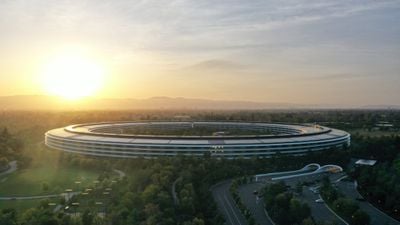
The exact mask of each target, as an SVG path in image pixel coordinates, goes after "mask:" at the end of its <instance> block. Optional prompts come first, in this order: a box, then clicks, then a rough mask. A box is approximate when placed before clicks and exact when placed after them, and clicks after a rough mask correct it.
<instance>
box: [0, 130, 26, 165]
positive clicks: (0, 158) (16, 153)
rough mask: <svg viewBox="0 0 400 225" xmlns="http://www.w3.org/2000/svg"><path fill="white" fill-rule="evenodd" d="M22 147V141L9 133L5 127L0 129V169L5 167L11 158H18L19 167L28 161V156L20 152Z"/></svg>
mask: <svg viewBox="0 0 400 225" xmlns="http://www.w3.org/2000/svg"><path fill="white" fill-rule="evenodd" d="M22 147H23V143H22V141H21V140H20V139H18V138H16V137H15V136H14V135H12V134H10V132H9V131H8V129H7V128H2V129H0V171H3V170H5V169H7V168H8V163H9V161H11V160H16V159H18V160H19V161H20V166H21V167H23V166H26V164H27V163H29V158H26V157H24V156H23V155H21V154H20V153H21V150H22Z"/></svg>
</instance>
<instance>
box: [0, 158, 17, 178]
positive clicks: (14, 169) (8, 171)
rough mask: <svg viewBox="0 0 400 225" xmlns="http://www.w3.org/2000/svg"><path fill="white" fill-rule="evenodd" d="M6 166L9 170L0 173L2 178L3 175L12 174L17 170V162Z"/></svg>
mask: <svg viewBox="0 0 400 225" xmlns="http://www.w3.org/2000/svg"><path fill="white" fill-rule="evenodd" d="M8 165H9V168H8V169H7V170H6V171H4V172H1V173H0V176H4V175H7V174H10V173H13V172H14V171H16V170H17V168H18V166H17V161H11V162H9V163H8Z"/></svg>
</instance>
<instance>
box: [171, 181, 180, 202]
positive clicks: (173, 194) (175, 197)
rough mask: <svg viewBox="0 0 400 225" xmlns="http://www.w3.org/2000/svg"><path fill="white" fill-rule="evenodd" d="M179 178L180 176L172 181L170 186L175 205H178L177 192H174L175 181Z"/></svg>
mask: <svg viewBox="0 0 400 225" xmlns="http://www.w3.org/2000/svg"><path fill="white" fill-rule="evenodd" d="M181 179H182V178H181V177H179V178H177V179H176V180H175V181H174V183H172V187H171V192H172V197H173V199H174V204H175V205H179V198H178V194H177V193H176V183H178V182H179V181H180V180H181Z"/></svg>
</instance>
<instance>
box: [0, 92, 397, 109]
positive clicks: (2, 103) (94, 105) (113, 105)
mask: <svg viewBox="0 0 400 225" xmlns="http://www.w3.org/2000/svg"><path fill="white" fill-rule="evenodd" d="M320 108H344V107H343V106H339V105H301V104H292V103H267V102H252V101H225V100H209V99H197V98H171V97H152V98H147V99H132V98H126V99H116V98H109V99H101V98H86V99H83V100H80V101H77V102H74V101H71V102H69V101H65V100H62V99H60V98H58V97H53V96H46V95H17V96H3V97H0V110H130V109H188V110H189V109H222V110H229V109H232V110H233V109H239V110H240V109H241V110H244V109H320ZM358 108H372V109H377V108H383V109H387V108H392V109H400V106H383V105H382V106H365V107H358Z"/></svg>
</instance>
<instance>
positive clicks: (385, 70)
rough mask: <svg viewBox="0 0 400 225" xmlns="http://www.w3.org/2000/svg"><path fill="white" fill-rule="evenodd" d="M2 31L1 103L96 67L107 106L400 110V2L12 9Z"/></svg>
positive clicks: (6, 4) (45, 2) (35, 5)
mask: <svg viewBox="0 0 400 225" xmlns="http://www.w3.org/2000/svg"><path fill="white" fill-rule="evenodd" d="M0 30H1V33H0V59H1V60H0V95H1V96H5V95H32V94H49V93H48V92H49V90H48V89H46V85H45V84H44V83H46V82H47V85H49V84H54V82H58V81H59V80H58V77H57V76H58V75H57V74H58V72H60V73H63V71H64V72H65V70H68V71H72V73H76V74H78V75H76V76H75V77H74V79H76V83H75V84H76V85H79V84H80V82H82V81H84V82H91V79H100V78H93V76H87V77H86V78H84V77H83V76H85V75H84V74H85V73H86V74H89V73H92V72H87V71H92V70H91V68H95V69H94V70H96V71H97V69H99V70H100V69H101V74H102V75H101V84H99V86H98V87H97V86H96V88H97V90H96V92H95V93H93V94H95V97H101V98H148V97H152V96H171V97H187V98H208V99H223V100H250V101H263V102H289V103H301V104H321V103H329V104H346V105H349V104H357V105H360V104H400V1H398V0H397V1H368V0H365V1H361V0H360V1H347V0H343V1H342V0H339V1H310V0H304V1H278V0H277V1H256V0H254V1H211V0H210V1H208V0H204V1H203V0H202V1H198V0H197V1H195V0H194V1H146V0H143V1H130V0H113V1H106V0H81V1H78V0H77V1H73V0H59V1H53V0H2V1H1V3H0ZM66 55H72V58H74V57H75V58H76V57H78V58H79V59H80V58H83V61H84V62H88V63H86V64H88V65H92V64H93V65H96V66H93V67H90V66H89V67H87V66H86V67H85V68H86V69H85V70H82V69H81V67H74V65H75V64H73V63H71V64H68V63H64V64H63V66H64V67H63V66H59V64H57V63H54V62H58V61H57V59H59V58H60V57H61V58H62V57H64V58H65V56H66ZM75 58H74V59H75ZM74 59H73V60H70V61H72V62H73V61H74ZM70 61H68V60H66V62H70ZM81 61H82V60H81ZM63 62H65V60H64V61H63ZM86 64H85V65H86ZM49 65H50V66H49ZM51 65H58V66H57V68H56V69H54V70H51V71H52V72H50V73H49V74H47V75H46V76H47V78H46V79H47V80H46V81H43V76H44V74H45V73H46V71H48V68H49V67H51ZM69 67H70V68H69ZM69 69H71V70H69ZM53 75H54V76H55V77H53V78H55V80H56V81H53V83H51V82H50V81H49V79H53V78H49V77H48V76H53ZM53 80H54V79H53ZM61 82H62V81H61ZM94 82H97V83H99V82H100V81H99V80H96V81H94ZM97 83H96V84H97ZM69 85H70V86H66V87H65V88H66V89H71V90H73V89H74V85H71V84H69ZM93 88H94V87H93Z"/></svg>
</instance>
